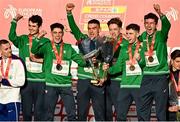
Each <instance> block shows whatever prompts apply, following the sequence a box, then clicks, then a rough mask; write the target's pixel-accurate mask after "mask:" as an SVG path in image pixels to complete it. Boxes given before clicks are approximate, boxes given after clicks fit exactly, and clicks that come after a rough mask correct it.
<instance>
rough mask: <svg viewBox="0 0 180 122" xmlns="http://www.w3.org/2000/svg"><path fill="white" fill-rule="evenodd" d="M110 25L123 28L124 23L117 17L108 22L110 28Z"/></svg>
mask: <svg viewBox="0 0 180 122" xmlns="http://www.w3.org/2000/svg"><path fill="white" fill-rule="evenodd" d="M110 24H117V25H118V27H120V28H122V21H121V19H120V18H118V17H115V18H112V19H110V20H109V21H108V23H107V25H108V26H109V25H110Z"/></svg>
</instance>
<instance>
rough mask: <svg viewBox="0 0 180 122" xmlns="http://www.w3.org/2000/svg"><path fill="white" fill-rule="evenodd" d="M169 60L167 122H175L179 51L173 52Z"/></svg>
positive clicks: (179, 75) (177, 100) (178, 80)
mask: <svg viewBox="0 0 180 122" xmlns="http://www.w3.org/2000/svg"><path fill="white" fill-rule="evenodd" d="M170 57H171V60H170V82H169V100H168V102H169V106H168V118H167V120H168V121H177V113H178V111H179V109H180V108H179V107H180V106H179V105H180V103H179V95H180V94H179V92H180V72H179V71H180V50H179V49H177V50H174V51H173V52H172V53H171V55H170Z"/></svg>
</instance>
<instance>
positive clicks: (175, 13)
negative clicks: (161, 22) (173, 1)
mask: <svg viewBox="0 0 180 122" xmlns="http://www.w3.org/2000/svg"><path fill="white" fill-rule="evenodd" d="M166 16H167V18H168V19H169V20H171V19H173V20H174V21H177V20H178V11H177V10H176V9H175V8H172V7H170V10H169V11H166Z"/></svg>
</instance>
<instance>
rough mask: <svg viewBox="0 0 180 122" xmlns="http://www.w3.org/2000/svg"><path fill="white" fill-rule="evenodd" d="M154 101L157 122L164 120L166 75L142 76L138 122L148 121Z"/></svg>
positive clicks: (166, 95)
mask: <svg viewBox="0 0 180 122" xmlns="http://www.w3.org/2000/svg"><path fill="white" fill-rule="evenodd" d="M153 100H154V101H155V108H156V116H157V120H158V121H165V120H166V111H167V101H168V79H167V75H144V76H143V79H142V84H141V88H140V102H141V105H140V120H142V121H150V115H151V107H152V103H153Z"/></svg>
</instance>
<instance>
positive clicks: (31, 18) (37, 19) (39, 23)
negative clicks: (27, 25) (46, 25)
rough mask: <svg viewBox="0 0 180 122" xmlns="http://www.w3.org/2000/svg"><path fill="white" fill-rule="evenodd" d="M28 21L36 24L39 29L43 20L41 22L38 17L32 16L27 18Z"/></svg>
mask: <svg viewBox="0 0 180 122" xmlns="http://www.w3.org/2000/svg"><path fill="white" fill-rule="evenodd" d="M29 21H31V22H33V23H37V24H38V27H40V26H41V25H42V23H43V20H42V18H41V17H40V16H39V15H32V16H31V17H30V18H29Z"/></svg>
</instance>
